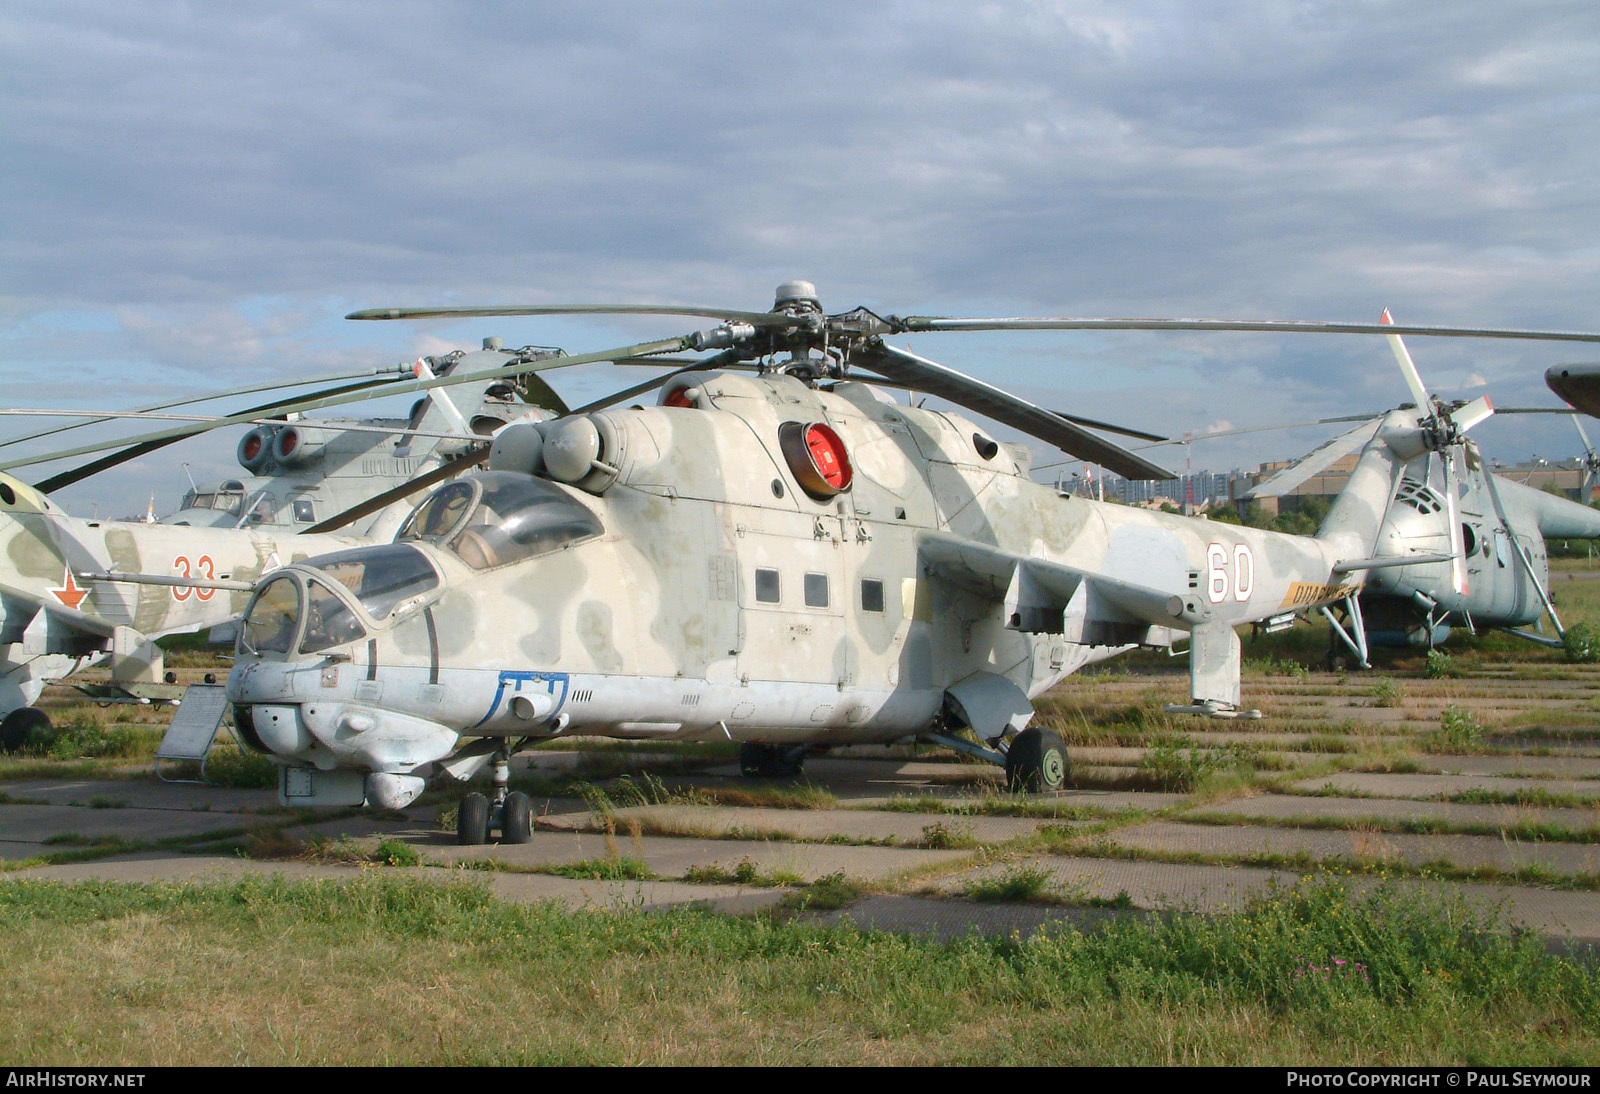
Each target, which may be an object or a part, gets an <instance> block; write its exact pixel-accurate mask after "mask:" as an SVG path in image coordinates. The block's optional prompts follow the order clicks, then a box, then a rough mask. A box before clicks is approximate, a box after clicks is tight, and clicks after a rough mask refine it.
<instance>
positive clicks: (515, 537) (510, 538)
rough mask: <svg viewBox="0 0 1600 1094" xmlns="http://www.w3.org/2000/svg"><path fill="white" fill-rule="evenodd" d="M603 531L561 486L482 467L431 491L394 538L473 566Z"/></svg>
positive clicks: (515, 557) (519, 556)
mask: <svg viewBox="0 0 1600 1094" xmlns="http://www.w3.org/2000/svg"><path fill="white" fill-rule="evenodd" d="M604 531H605V528H604V527H603V526H602V525H601V523H600V519H599V518H598V517H596V516H595V515H594V514H593V513H591V512H590V511H589V510H588V509H586V508H584V507H583V505H581V504H580V503H579V502H577V501H575V500H574V499H573V498H572V497H571V496H570V495H568V494H567V493H565V492H564V491H563V490H562V489H561V488H560V487H558V486H556V485H554V484H552V483H549V482H546V481H545V480H544V479H536V478H533V477H532V476H529V475H520V474H516V473H514V472H510V471H485V472H483V473H481V474H477V475H473V476H471V477H470V478H465V479H461V480H459V481H457V482H452V483H450V484H449V485H447V486H441V487H440V488H439V489H438V490H435V491H434V492H433V493H432V494H430V495H429V496H428V498H427V499H426V500H425V501H423V503H422V504H421V505H419V506H417V508H416V509H415V510H414V511H413V512H412V514H411V516H410V517H408V518H406V522H405V524H403V525H402V526H401V528H400V533H399V535H397V536H396V537H395V542H396V543H404V542H406V541H408V540H411V541H415V540H422V541H424V542H427V543H433V544H437V545H439V546H442V547H445V548H447V549H449V550H450V551H453V552H454V553H455V554H456V555H457V556H458V557H459V558H460V559H461V560H462V561H463V562H465V563H466V564H467V565H468V566H471V567H472V568H473V569H476V570H488V569H492V568H494V567H496V566H506V565H509V564H511V563H513V562H520V561H521V560H523V559H525V558H533V557H535V556H537V555H542V554H547V553H549V552H550V551H554V550H557V549H558V548H561V547H564V546H566V545H567V544H569V543H574V542H577V541H578V540H583V539H592V538H593V537H595V536H598V535H600V534H601V533H602V532H604Z"/></svg>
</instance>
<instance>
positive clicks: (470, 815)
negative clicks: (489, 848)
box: [456, 793, 489, 847]
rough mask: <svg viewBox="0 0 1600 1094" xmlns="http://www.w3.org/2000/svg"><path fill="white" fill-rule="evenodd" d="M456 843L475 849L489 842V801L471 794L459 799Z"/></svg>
mask: <svg viewBox="0 0 1600 1094" xmlns="http://www.w3.org/2000/svg"><path fill="white" fill-rule="evenodd" d="M456 842H457V843H459V844H461V845H462V846H463V847H476V846H477V845H478V844H480V843H488V842H489V799H488V798H486V797H485V796H484V795H482V794H478V793H472V794H468V795H467V796H466V797H464V798H462V799H461V805H460V807H459V809H458V811H457V813H456Z"/></svg>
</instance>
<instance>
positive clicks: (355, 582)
mask: <svg viewBox="0 0 1600 1094" xmlns="http://www.w3.org/2000/svg"><path fill="white" fill-rule="evenodd" d="M300 565H301V566H302V567H305V568H306V569H308V570H311V571H313V572H312V573H305V572H302V571H301V570H300V569H299V567H297V568H296V569H295V570H285V571H284V572H283V573H282V574H280V575H278V576H276V577H273V578H270V579H269V580H268V581H267V582H266V584H264V585H262V586H261V588H260V589H259V590H258V591H257V592H256V596H255V599H254V600H252V601H251V602H250V607H249V609H248V610H247V611H246V613H245V620H244V629H243V631H242V632H241V633H240V636H239V645H240V650H241V652H244V653H282V654H287V653H290V652H291V651H294V650H296V649H298V651H299V652H300V653H317V652H319V651H321V650H326V649H331V648H332V647H334V646H342V645H344V644H345V643H347V642H354V641H357V640H358V639H360V638H363V637H365V635H366V633H367V627H366V624H364V623H363V622H362V621H361V619H360V617H359V616H358V615H357V613H356V612H355V611H354V610H353V609H352V608H351V607H350V604H349V598H352V597H353V598H354V599H355V601H356V602H357V603H359V604H360V605H361V609H362V611H364V612H366V614H367V615H368V616H370V617H371V618H372V619H373V620H374V621H375V622H377V623H380V624H381V623H384V622H387V621H388V619H389V617H390V616H391V615H393V614H394V612H395V611H396V609H398V608H399V607H401V606H402V605H403V604H404V603H405V602H406V601H408V600H411V599H413V598H416V597H420V596H422V595H424V594H426V593H429V592H431V591H432V590H434V589H436V588H438V586H439V574H438V572H437V571H436V570H434V568H433V566H432V565H431V564H430V563H429V562H428V560H427V559H426V558H425V557H423V554H422V552H421V551H418V550H416V549H414V548H411V547H402V546H396V545H392V544H386V545H384V546H381V547H361V548H357V549H356V550H354V551H337V552H335V553H333V554H328V555H319V556H317V557H316V558H311V559H307V560H306V561H305V562H304V563H302V564H300ZM341 591H342V592H343V594H344V595H340V593H341ZM302 622H304V624H305V626H304V630H303V633H302V628H301V623H302Z"/></svg>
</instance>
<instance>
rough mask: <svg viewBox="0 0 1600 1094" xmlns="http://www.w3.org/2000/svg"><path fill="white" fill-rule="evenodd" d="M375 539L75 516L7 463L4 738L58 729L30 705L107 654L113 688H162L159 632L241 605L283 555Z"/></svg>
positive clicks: (17, 740)
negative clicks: (15, 473)
mask: <svg viewBox="0 0 1600 1094" xmlns="http://www.w3.org/2000/svg"><path fill="white" fill-rule="evenodd" d="M365 542H368V541H367V540H365V539H362V538H360V537H354V536H336V535H307V536H292V535H291V536H283V535H270V534H267V533H263V532H258V531H254V530H248V529H232V528H228V529H223V528H178V527H172V526H168V525H161V524H143V523H130V522H125V521H97V520H80V519H77V518H75V517H71V516H68V515H67V514H66V513H64V512H62V511H61V510H60V509H59V508H58V507H57V506H55V505H54V504H53V503H52V502H51V501H50V499H49V498H48V497H46V496H45V495H44V494H43V493H41V492H39V491H38V490H35V489H33V488H32V487H30V486H28V485H26V484H24V483H22V482H19V481H18V480H16V479H14V478H12V477H11V476H9V475H4V474H0V558H4V559H5V560H6V568H5V570H4V572H3V573H0V715H3V716H4V717H3V718H0V747H3V748H4V749H6V750H10V749H15V748H17V747H19V746H21V745H22V744H24V743H25V742H26V741H27V740H28V737H29V735H30V734H31V733H33V732H34V731H35V730H38V729H41V728H48V726H49V724H50V721H49V718H48V717H47V716H46V715H45V713H44V712H43V711H42V710H39V709H38V708H37V707H34V706H32V704H33V703H34V702H36V701H37V700H38V698H39V695H40V693H41V692H42V691H43V690H44V687H45V684H46V683H48V682H49V681H51V680H57V679H61V678H63V677H66V676H69V675H71V674H72V673H73V672H75V671H77V670H78V669H79V668H81V667H83V666H84V665H86V664H89V663H91V662H98V661H100V660H101V659H108V660H109V661H110V663H111V667H112V673H113V681H114V684H115V687H113V688H111V689H109V690H108V691H107V692H106V693H105V695H104V696H103V697H111V696H113V695H118V694H122V695H131V694H133V693H132V692H130V691H127V690H126V689H128V688H136V689H137V688H140V687H141V686H142V685H143V686H153V687H154V690H153V691H149V690H147V691H146V692H145V694H146V695H150V694H154V695H158V696H160V697H164V698H172V697H174V694H175V692H172V693H169V692H168V691H167V690H163V689H162V688H161V687H160V685H158V684H157V683H156V682H157V681H160V680H161V678H162V669H163V664H162V654H161V649H160V647H159V646H157V645H156V644H155V639H156V638H159V637H161V636H163V635H167V634H176V633H182V632H187V631H194V630H199V629H201V628H204V627H210V626H216V625H217V624H220V623H224V622H226V621H227V620H228V619H230V618H232V617H234V616H236V615H238V613H239V612H240V611H241V610H242V608H243V606H244V603H245V601H246V600H247V595H246V594H248V593H249V591H250V590H251V588H252V587H253V583H254V581H255V579H256V578H258V577H260V576H261V575H262V574H263V573H265V572H268V571H270V570H272V569H275V568H276V567H278V566H280V565H282V564H283V563H285V562H291V561H294V560H296V559H302V558H305V557H307V556H308V555H311V554H319V553H322V552H325V551H329V550H337V549H339V548H341V547H350V546H354V545H357V544H361V543H365Z"/></svg>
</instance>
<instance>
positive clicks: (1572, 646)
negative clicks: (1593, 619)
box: [1562, 621, 1600, 663]
mask: <svg viewBox="0 0 1600 1094" xmlns="http://www.w3.org/2000/svg"><path fill="white" fill-rule="evenodd" d="M1562 645H1563V646H1564V647H1565V649H1566V651H1567V660H1568V661H1572V662H1574V663H1588V662H1591V661H1600V628H1596V627H1595V626H1594V625H1593V624H1591V623H1589V622H1587V621H1585V622H1582V623H1574V624H1573V625H1572V626H1570V627H1568V628H1567V633H1566V635H1565V637H1564V639H1563V640H1562Z"/></svg>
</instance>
